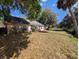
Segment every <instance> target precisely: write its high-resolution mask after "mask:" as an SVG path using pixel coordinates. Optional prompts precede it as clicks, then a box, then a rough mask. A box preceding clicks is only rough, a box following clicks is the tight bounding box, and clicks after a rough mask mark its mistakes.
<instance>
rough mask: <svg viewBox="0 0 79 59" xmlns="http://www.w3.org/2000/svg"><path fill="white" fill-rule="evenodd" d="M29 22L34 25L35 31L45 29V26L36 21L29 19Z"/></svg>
mask: <svg viewBox="0 0 79 59" xmlns="http://www.w3.org/2000/svg"><path fill="white" fill-rule="evenodd" d="M30 24H31V26H34V27H35V30H36V31H45V26H44V25H43V24H41V23H39V22H38V21H31V22H30Z"/></svg>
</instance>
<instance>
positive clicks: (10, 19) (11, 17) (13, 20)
mask: <svg viewBox="0 0 79 59" xmlns="http://www.w3.org/2000/svg"><path fill="white" fill-rule="evenodd" d="M5 21H7V22H17V23H21V24H30V23H29V22H28V21H27V20H25V19H23V18H19V17H14V16H9V17H6V18H5Z"/></svg>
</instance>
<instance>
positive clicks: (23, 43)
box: [0, 33, 30, 59]
mask: <svg viewBox="0 0 79 59" xmlns="http://www.w3.org/2000/svg"><path fill="white" fill-rule="evenodd" d="M28 38H29V37H28V36H27V34H23V33H17V34H10V35H7V36H5V37H4V38H2V40H3V41H1V42H0V43H1V44H0V45H1V46H2V48H1V46H0V59H4V58H5V59H10V58H11V57H12V58H13V59H14V58H16V57H18V56H19V55H20V53H21V51H22V50H23V49H26V48H27V47H28V43H30V41H28V40H27V39H28Z"/></svg>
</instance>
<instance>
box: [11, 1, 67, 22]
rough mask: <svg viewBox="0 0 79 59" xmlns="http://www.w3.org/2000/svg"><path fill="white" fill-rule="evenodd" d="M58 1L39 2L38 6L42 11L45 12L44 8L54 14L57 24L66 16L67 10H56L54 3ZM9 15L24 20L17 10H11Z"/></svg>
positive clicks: (23, 16)
mask: <svg viewBox="0 0 79 59" xmlns="http://www.w3.org/2000/svg"><path fill="white" fill-rule="evenodd" d="M57 1H58V0H41V1H40V5H41V6H42V10H45V9H46V8H49V9H51V10H52V11H53V12H54V13H56V15H57V22H58V23H60V22H61V21H62V20H63V18H64V17H65V16H66V15H67V14H68V10H66V11H63V10H62V9H58V8H57V7H56V3H57ZM11 14H12V15H13V16H17V17H21V18H25V17H26V16H25V15H23V14H21V12H19V11H18V10H15V11H14V10H12V11H11Z"/></svg>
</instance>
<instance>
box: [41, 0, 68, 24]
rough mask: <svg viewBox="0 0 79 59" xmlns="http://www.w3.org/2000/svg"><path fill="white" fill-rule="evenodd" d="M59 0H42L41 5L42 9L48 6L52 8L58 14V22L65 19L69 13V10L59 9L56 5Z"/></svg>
mask: <svg viewBox="0 0 79 59" xmlns="http://www.w3.org/2000/svg"><path fill="white" fill-rule="evenodd" d="M57 1H58V0H41V2H40V5H41V6H42V9H43V10H45V9H46V8H49V9H51V10H52V11H53V12H54V13H55V14H56V15H57V21H58V23H59V22H61V21H62V20H63V18H64V17H65V16H66V15H67V11H63V10H62V9H58V8H57V6H56V3H57Z"/></svg>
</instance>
